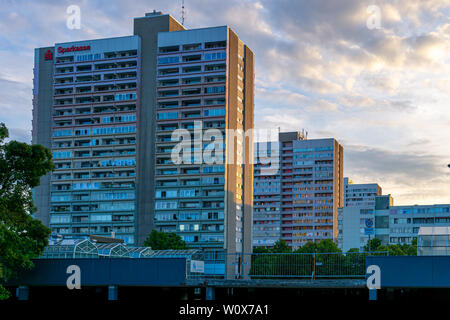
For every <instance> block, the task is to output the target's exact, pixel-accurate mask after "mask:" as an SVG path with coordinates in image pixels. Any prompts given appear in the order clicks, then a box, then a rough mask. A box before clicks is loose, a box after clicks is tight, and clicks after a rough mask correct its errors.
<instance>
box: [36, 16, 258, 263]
mask: <svg viewBox="0 0 450 320" xmlns="http://www.w3.org/2000/svg"><path fill="white" fill-rule="evenodd" d="M34 75H35V78H34V98H33V107H34V108H33V143H38V144H42V145H44V146H45V147H47V148H50V149H51V150H52V153H53V159H54V162H55V165H56V170H55V171H54V172H53V173H52V174H51V175H48V176H46V177H43V178H42V181H41V185H40V186H39V187H37V188H36V189H35V190H34V198H35V203H36V206H37V207H38V211H37V212H36V217H37V218H38V219H40V220H41V221H43V222H44V224H46V225H48V226H50V227H51V229H52V231H53V232H54V233H58V234H63V235H66V236H86V235H90V234H98V235H107V236H110V235H111V234H113V235H114V236H115V237H118V238H122V239H124V240H125V241H126V242H127V243H130V244H135V245H142V243H143V242H144V240H145V238H146V237H147V236H148V234H149V233H150V231H151V230H152V229H155V228H156V229H157V230H163V231H168V232H176V233H178V234H180V235H181V236H182V237H183V239H184V240H185V241H186V242H187V243H188V244H189V245H190V246H191V247H199V248H207V249H211V250H212V251H211V252H212V253H211V254H212V255H219V256H222V257H223V252H224V249H225V250H226V252H227V253H238V252H244V251H245V252H250V251H251V248H252V247H251V233H252V205H253V164H252V160H251V158H252V157H251V156H252V155H253V143H252V142H251V141H249V140H248V139H247V140H246V138H245V137H247V138H248V137H249V136H251V134H252V132H251V129H253V110H254V107H253V105H254V91H253V86H254V61H253V53H252V51H251V50H250V49H249V48H248V47H247V46H246V45H245V44H244V43H243V42H242V41H241V40H240V39H239V38H238V36H237V35H236V34H235V33H234V32H233V31H232V30H231V29H230V28H228V27H226V26H224V27H214V28H204V29H195V30H186V29H185V28H184V27H183V26H182V25H181V24H179V23H178V22H177V21H176V20H175V19H173V18H172V17H171V16H170V15H163V14H161V13H159V12H153V13H150V14H146V15H145V17H140V18H135V19H134V35H133V36H127V37H119V38H109V39H99V40H86V41H79V42H71V43H57V44H55V46H52V47H46V48H39V49H36V51H35V69H34ZM177 129H179V130H185V131H184V132H187V133H188V134H192V138H193V139H196V138H198V137H200V140H194V142H193V145H192V151H193V153H194V154H196V155H198V154H200V158H198V157H195V159H194V158H192V160H194V161H193V162H192V163H186V162H184V163H179V164H176V163H174V162H173V161H172V157H171V155H172V149H173V148H174V147H175V148H176V145H177V143H178V142H177V141H175V140H174V139H173V137H172V135H177V134H178V133H180V131H179V130H177ZM212 130H215V131H212ZM217 133H219V134H220V135H221V136H222V137H221V138H220V137H218V134H217ZM211 134H212V136H213V138H211V137H212V136H209V135H211ZM220 139H222V140H220ZM218 141H222V142H221V143H218ZM249 142H250V143H249ZM212 151H214V152H216V153H217V155H218V156H217V159H216V160H217V161H213V162H210V161H203V160H204V159H203V157H202V155H203V154H204V153H208V154H210V153H214V152H212ZM155 197H156V200H155ZM230 266H231V264H230Z"/></svg>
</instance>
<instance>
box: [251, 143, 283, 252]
mask: <svg viewBox="0 0 450 320" xmlns="http://www.w3.org/2000/svg"><path fill="white" fill-rule="evenodd" d="M254 149H255V154H254V159H255V164H254V171H253V172H254V177H253V180H254V184H253V198H254V201H253V246H255V247H256V246H262V247H272V246H273V245H274V244H275V242H277V241H278V240H279V239H280V237H281V181H280V171H279V167H280V155H279V151H280V146H279V143H278V141H272V142H271V141H269V142H257V143H255V148H254Z"/></svg>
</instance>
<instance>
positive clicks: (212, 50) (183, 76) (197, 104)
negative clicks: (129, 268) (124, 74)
mask: <svg viewBox="0 0 450 320" xmlns="http://www.w3.org/2000/svg"><path fill="white" fill-rule="evenodd" d="M157 63H158V66H157V77H156V79H157V99H156V100H157V101H156V106H157V116H156V147H155V148H156V149H155V152H156V162H155V169H156V171H155V228H156V229H157V230H160V231H165V232H176V233H177V234H179V235H180V236H181V237H182V238H183V240H184V241H186V242H187V244H188V245H189V246H191V247H198V248H205V249H207V254H209V255H210V256H211V259H212V260H220V259H224V256H223V253H224V252H226V253H227V254H233V253H239V252H250V251H251V239H252V236H251V233H252V204H253V203H252V202H253V165H252V162H251V157H249V155H252V154H253V145H252V143H248V142H246V141H248V140H246V138H245V134H246V132H249V130H250V131H251V129H253V109H254V107H253V105H254V93H253V86H254V84H253V78H254V67H253V63H254V62H253V53H252V51H251V50H250V49H249V48H248V47H247V46H246V45H245V44H244V43H243V42H242V41H241V40H240V39H239V38H238V37H237V35H236V34H235V33H234V32H233V31H232V30H231V29H230V28H228V27H226V26H224V27H214V28H203V29H193V30H186V31H177V32H164V33H160V34H159V35H158V54H157ZM211 133H214V136H215V139H216V140H213V139H212V137H211V136H210V134H211ZM180 135H182V136H183V141H184V142H186V141H187V140H189V141H192V143H189V144H188V149H189V150H187V151H188V152H189V155H188V156H187V157H186V153H183V154H182V158H183V160H182V161H181V162H177V161H175V162H174V158H173V156H174V155H173V152H174V149H176V148H177V145H178V144H180V143H181V140H180V137H179V136H180ZM217 139H222V140H217ZM219 141H220V142H219ZM213 151H214V154H215V159H214V161H210V162H208V161H205V155H206V154H209V153H211V152H213ZM213 158H214V157H213ZM224 249H225V250H226V251H224ZM224 267H225V265H224ZM228 267H229V268H234V267H235V266H231V264H230V265H229V266H228ZM219 272H224V271H219Z"/></svg>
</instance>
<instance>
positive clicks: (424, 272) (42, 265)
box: [6, 256, 450, 300]
mask: <svg viewBox="0 0 450 320" xmlns="http://www.w3.org/2000/svg"><path fill="white" fill-rule="evenodd" d="M285 259H286V258H285ZM33 262H34V264H35V268H34V269H32V270H29V271H24V272H22V273H21V274H20V277H18V278H16V279H10V281H9V282H8V283H6V286H7V287H9V288H14V289H16V296H17V299H19V300H28V299H31V300H32V299H33V294H32V293H33V290H38V288H43V287H45V288H50V289H49V290H53V288H59V289H60V290H61V289H63V290H67V291H69V289H67V287H66V286H67V282H68V280H69V278H70V277H71V276H72V275H73V271H70V267H71V266H77V267H79V270H80V285H81V288H82V289H84V288H104V289H106V288H107V299H108V300H117V299H119V296H121V298H122V295H119V291H120V290H122V289H121V288H127V289H126V290H128V291H127V292H130V290H138V289H139V288H141V289H142V288H178V289H192V290H193V292H199V291H202V292H203V299H204V300H215V299H216V291H218V290H222V291H223V290H226V291H227V292H230V291H231V292H233V290H247V291H248V290H250V291H252V292H254V291H255V290H256V291H257V290H266V291H267V290H278V291H277V292H281V291H283V290H293V289H294V290H322V291H326V290H335V289H343V290H359V291H360V292H363V293H365V294H368V296H369V299H371V300H376V299H377V294H376V292H377V291H376V290H368V289H367V287H366V279H365V278H366V274H361V275H360V274H348V273H349V272H348V270H347V269H345V270H344V269H342V268H341V269H339V268H337V266H336V265H334V269H331V265H328V266H327V265H324V262H319V263H318V262H315V265H316V264H317V263H318V264H319V265H318V266H309V265H307V267H308V268H306V269H307V270H306V271H308V272H309V271H310V269H309V268H313V271H315V272H316V274H314V273H313V274H309V275H305V272H304V271H305V270H304V268H305V265H303V264H299V265H302V268H301V269H299V268H297V269H295V268H294V269H288V270H289V272H286V270H285V269H284V268H279V267H278V268H274V267H273V265H272V266H271V267H270V268H269V265H268V264H265V265H266V268H265V269H259V272H258V269H255V268H253V269H251V273H252V274H248V275H246V276H241V275H238V274H237V275H236V276H235V277H234V278H232V279H224V278H223V277H222V278H220V277H217V276H215V277H210V276H205V275H203V274H201V273H195V272H194V273H193V272H192V270H190V269H189V262H188V259H187V258H183V257H179V258H173V257H169V258H151V259H148V258H135V259H123V258H103V259H98V258H97V259H95V258H69V259H36V260H34V261H33ZM266 262H267V261H266ZM291 262H292V261H291ZM334 262H336V261H334ZM291 264H292V263H291ZM294 265H295V264H294ZM369 265H377V266H379V267H380V271H381V288H380V290H381V291H383V290H388V291H389V290H396V289H411V288H415V289H420V288H429V289H433V288H450V273H449V272H448V270H450V256H429V257H428V256H420V257H406V256H396V257H393V256H367V257H365V263H364V266H363V267H364V269H365V266H369ZM284 267H292V265H289V266H284ZM319 267H324V268H325V267H327V268H328V269H327V270H329V271H334V274H332V273H333V272H331V273H327V274H323V273H324V272H323V271H321V272H322V276H321V274H320V273H321V272H320V269H319V270H314V268H319ZM352 267H356V266H352ZM338 269H339V270H340V271H341V272H336V271H337V270H338ZM274 270H275V271H277V270H278V271H284V274H281V272H279V274H265V272H263V271H274ZM342 270H344V271H345V272H343V271H342ZM358 270H361V266H358ZM294 271H295V272H294ZM69 282H70V281H69ZM133 288H134V289H133ZM55 290H56V289H55ZM74 290H76V289H74ZM124 290H125V289H124ZM79 291H82V290H79ZM30 292H31V295H30ZM60 292H63V291H60ZM366 297H367V295H366ZM366 299H367V298H366Z"/></svg>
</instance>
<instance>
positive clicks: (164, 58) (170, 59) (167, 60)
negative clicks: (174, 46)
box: [158, 56, 180, 64]
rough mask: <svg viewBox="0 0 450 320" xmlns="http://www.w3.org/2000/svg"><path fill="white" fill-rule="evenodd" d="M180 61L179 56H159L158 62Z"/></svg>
mask: <svg viewBox="0 0 450 320" xmlns="http://www.w3.org/2000/svg"><path fill="white" fill-rule="evenodd" d="M179 61H180V58H179V57H178V56H176V57H162V58H158V64H168V63H178V62H179Z"/></svg>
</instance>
